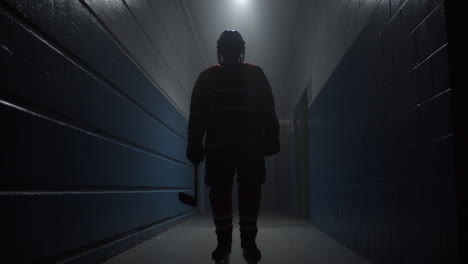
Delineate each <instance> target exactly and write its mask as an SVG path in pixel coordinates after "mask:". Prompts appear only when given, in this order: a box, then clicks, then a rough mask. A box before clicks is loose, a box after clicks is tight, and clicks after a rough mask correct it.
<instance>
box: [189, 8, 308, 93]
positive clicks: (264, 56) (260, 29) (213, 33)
mask: <svg viewBox="0 0 468 264" xmlns="http://www.w3.org/2000/svg"><path fill="white" fill-rule="evenodd" d="M299 2H300V0H287V1H285V0H196V1H187V3H188V6H189V8H190V11H191V14H192V17H193V20H194V24H195V27H196V30H197V31H198V35H199V37H200V42H201V45H202V46H203V47H202V48H203V49H204V51H205V54H206V55H207V60H208V62H207V63H208V64H209V65H212V64H216V63H217V59H216V40H217V39H218V37H219V35H220V34H221V32H223V31H224V30H225V29H236V30H238V31H239V32H240V33H241V34H242V36H243V37H244V40H245V42H246V59H245V61H246V62H251V63H254V64H257V65H259V66H261V67H262V68H263V70H264V71H265V74H266V75H267V78H268V79H269V80H270V83H271V85H272V89H273V90H274V92H275V90H277V89H279V88H280V87H279V86H280V84H281V82H282V80H283V78H284V71H285V69H286V66H285V65H287V63H288V62H289V60H288V57H289V56H290V54H291V48H292V45H291V39H292V38H293V34H294V30H293V29H294V28H295V23H296V14H297V6H298V3H299Z"/></svg>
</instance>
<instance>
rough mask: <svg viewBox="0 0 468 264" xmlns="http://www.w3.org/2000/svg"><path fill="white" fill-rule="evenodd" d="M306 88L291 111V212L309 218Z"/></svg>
mask: <svg viewBox="0 0 468 264" xmlns="http://www.w3.org/2000/svg"><path fill="white" fill-rule="evenodd" d="M307 90H308V89H305V91H304V93H303V94H302V96H301V98H300V100H299V102H298V103H297V105H296V107H295V109H294V113H293V127H292V128H293V155H294V158H293V166H294V170H293V171H294V172H293V182H294V184H293V188H294V190H293V214H294V216H297V217H301V218H306V219H309V218H310V216H309V165H308V161H309V155H308V146H309V142H308V123H307V122H308V109H307Z"/></svg>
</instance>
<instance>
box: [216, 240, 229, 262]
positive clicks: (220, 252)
mask: <svg viewBox="0 0 468 264" xmlns="http://www.w3.org/2000/svg"><path fill="white" fill-rule="evenodd" d="M230 253H231V245H228V244H218V246H217V247H216V249H215V250H214V251H213V253H212V254H211V259H212V260H214V261H215V263H216V264H228V263H229V254H230Z"/></svg>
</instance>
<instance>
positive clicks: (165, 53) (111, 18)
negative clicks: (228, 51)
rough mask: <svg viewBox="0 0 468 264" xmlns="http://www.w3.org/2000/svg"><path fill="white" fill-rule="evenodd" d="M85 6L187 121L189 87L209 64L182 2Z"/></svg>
mask: <svg viewBox="0 0 468 264" xmlns="http://www.w3.org/2000/svg"><path fill="white" fill-rule="evenodd" d="M86 2H87V3H88V4H89V5H90V6H91V7H92V8H93V10H94V11H95V12H96V14H97V15H98V16H99V17H100V18H101V19H102V20H103V23H104V24H105V25H106V26H107V27H108V28H109V30H110V31H111V32H112V34H114V35H115V37H116V38H117V39H118V40H119V41H120V42H121V44H122V45H123V47H124V49H126V52H127V53H128V54H129V55H130V57H132V59H133V60H134V62H135V64H137V65H138V66H139V67H140V69H141V70H142V71H143V72H144V73H146V75H147V76H148V77H149V79H151V80H152V81H153V82H154V83H155V84H156V85H157V87H159V88H160V89H161V90H162V92H163V93H164V94H165V95H166V97H167V98H168V99H169V100H170V101H171V102H172V103H173V104H174V106H176V107H177V108H178V109H179V111H180V112H181V113H182V114H183V115H184V116H185V117H188V115H189V107H190V95H191V91H192V88H193V85H194V83H195V81H196V79H197V77H198V74H199V73H200V72H201V71H202V70H203V69H204V68H206V67H207V66H208V65H207V63H206V59H205V58H204V54H203V52H204V51H202V50H201V49H200V48H199V45H198V44H199V40H198V37H197V33H196V32H195V31H194V26H193V22H192V21H191V15H190V13H189V11H188V10H187V8H186V1H183V0H181V1H175V0H116V1H90V0H86ZM109 13H110V14H109Z"/></svg>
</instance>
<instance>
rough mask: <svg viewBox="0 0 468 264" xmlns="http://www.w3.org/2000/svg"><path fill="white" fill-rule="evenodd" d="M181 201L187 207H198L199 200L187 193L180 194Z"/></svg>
mask: <svg viewBox="0 0 468 264" xmlns="http://www.w3.org/2000/svg"><path fill="white" fill-rule="evenodd" d="M179 200H180V201H181V202H182V203H184V204H186V205H190V206H193V207H196V206H197V199H195V198H194V197H192V196H190V195H188V194H186V193H182V192H180V193H179Z"/></svg>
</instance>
